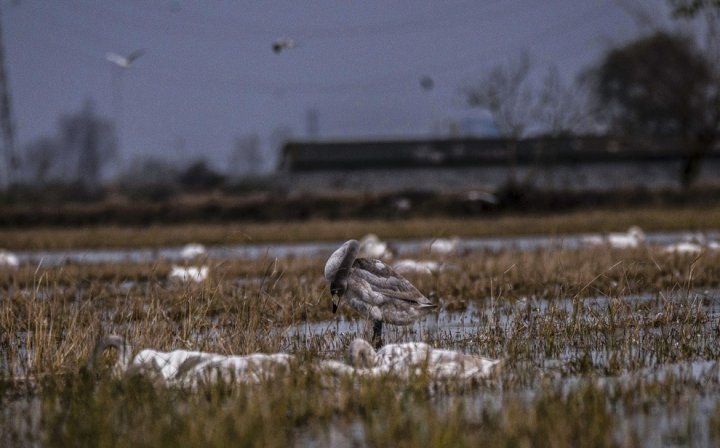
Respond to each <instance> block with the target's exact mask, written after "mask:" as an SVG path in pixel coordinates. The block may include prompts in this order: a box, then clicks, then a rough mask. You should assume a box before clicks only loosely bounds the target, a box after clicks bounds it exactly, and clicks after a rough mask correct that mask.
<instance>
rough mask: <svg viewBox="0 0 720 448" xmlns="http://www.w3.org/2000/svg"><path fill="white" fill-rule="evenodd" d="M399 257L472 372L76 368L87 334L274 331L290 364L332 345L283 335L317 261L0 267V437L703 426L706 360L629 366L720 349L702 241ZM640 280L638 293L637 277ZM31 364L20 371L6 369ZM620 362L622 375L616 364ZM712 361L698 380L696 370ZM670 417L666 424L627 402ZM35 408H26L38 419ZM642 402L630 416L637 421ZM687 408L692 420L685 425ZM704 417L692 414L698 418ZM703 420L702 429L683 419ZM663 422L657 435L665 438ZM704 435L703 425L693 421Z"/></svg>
mask: <svg viewBox="0 0 720 448" xmlns="http://www.w3.org/2000/svg"><path fill="white" fill-rule="evenodd" d="M446 263H447V265H448V266H450V268H448V270H446V271H445V272H443V273H441V274H439V275H434V276H420V275H415V276H412V277H411V278H412V280H413V282H414V283H416V285H417V286H418V287H419V289H420V290H421V291H423V292H425V293H427V294H431V293H432V294H433V296H436V297H437V299H436V300H438V301H439V302H440V303H441V305H442V308H443V312H444V313H448V312H462V311H464V312H465V314H466V315H468V316H470V315H472V316H474V317H475V319H476V320H475V322H477V324H476V325H477V326H479V327H480V328H479V331H476V332H474V333H472V334H470V335H467V336H462V337H459V338H458V337H456V336H455V335H453V334H451V333H452V331H445V329H444V328H443V327H442V325H440V326H439V328H437V329H436V330H435V331H434V332H431V333H429V334H427V335H425V336H424V337H425V338H426V340H427V341H429V342H431V343H432V344H434V345H436V346H440V347H448V348H454V349H459V350H464V351H470V352H474V353H483V354H486V355H491V356H499V357H502V358H503V360H504V370H503V373H502V375H501V377H500V378H498V379H497V380H495V381H492V382H490V383H488V384H481V385H475V386H469V387H462V388H452V387H451V388H449V389H447V390H444V389H433V388H432V387H430V385H429V384H428V382H427V379H423V378H417V379H416V380H413V381H410V382H409V383H408V384H406V385H404V386H400V385H399V384H398V382H397V381H396V380H393V379H389V378H380V379H372V380H366V381H365V380H364V381H361V382H360V383H359V384H358V383H356V382H352V381H340V382H336V383H333V384H331V385H328V384H327V382H324V381H321V380H320V378H319V376H318V375H317V374H315V373H313V372H312V370H310V371H305V370H303V371H298V372H296V373H295V374H294V375H292V376H290V377H287V378H284V379H280V380H278V381H276V382H273V383H272V384H267V385H260V386H257V387H239V386H226V385H218V386H215V387H208V388H205V389H203V390H201V391H199V392H197V393H191V392H188V391H183V390H176V389H166V388H163V387H156V386H155V385H153V384H151V383H150V382H148V381H147V380H145V379H143V378H125V379H121V380H112V379H110V378H106V377H101V378H100V379H98V378H96V377H94V376H91V375H88V374H87V373H86V372H83V371H82V369H81V367H82V366H83V365H84V363H85V361H86V359H87V356H88V353H89V351H90V349H91V347H92V345H93V343H94V341H95V339H96V338H97V337H98V335H101V334H108V333H119V334H122V335H124V336H125V337H126V338H127V339H128V340H129V341H131V342H132V343H133V344H134V345H136V346H137V347H154V348H158V349H172V348H191V349H200V350H209V351H215V352H221V353H237V354H242V353H252V352H255V351H265V352H275V351H281V350H287V349H288V348H289V347H292V348H293V352H294V353H295V354H297V355H298V357H299V358H300V360H301V361H300V362H301V364H303V365H307V364H311V363H312V362H313V361H314V360H316V359H320V358H337V357H339V356H341V355H340V354H338V353H336V352H334V351H333V350H332V349H331V348H329V347H330V345H329V344H328V339H332V340H335V341H336V343H335V346H340V347H341V346H343V345H344V344H346V343H347V341H348V340H349V339H350V338H351V337H353V335H334V334H327V335H324V336H323V337H322V338H317V339H312V340H308V341H305V343H304V344H299V343H297V341H291V340H290V339H289V336H288V335H287V334H285V333H284V332H283V331H278V330H282V329H284V328H286V327H287V326H289V325H293V324H298V323H303V322H317V321H323V320H327V319H332V318H333V315H332V314H331V312H330V298H329V296H328V293H327V286H326V284H325V281H324V280H323V279H322V266H323V264H324V260H317V259H300V258H294V259H280V260H261V261H222V262H215V263H213V262H212V261H211V276H210V278H209V279H208V280H207V281H206V282H204V283H202V284H199V285H184V284H175V283H171V282H168V281H167V280H166V276H167V273H168V272H169V270H170V265H169V264H167V263H166V262H158V263H153V264H117V265H72V264H68V265H63V266H57V267H42V266H41V267H29V266H26V267H23V268H21V269H19V270H17V271H4V272H2V273H0V290H2V294H3V298H2V300H0V373H2V375H0V376H2V377H4V379H3V380H0V409H2V411H1V413H2V418H0V421H2V422H3V423H0V443H2V444H3V445H5V446H11V445H13V446H14V445H25V444H34V443H39V444H42V445H60V446H67V445H78V444H83V445H94V446H118V445H122V446H127V445H133V446H177V445H182V446H208V445H211V446H225V445H228V444H240V445H245V446H288V445H291V444H299V445H304V444H309V443H316V444H318V445H321V446H335V445H338V444H343V443H347V444H352V443H353V442H358V443H360V444H363V445H364V444H367V445H400V446H420V445H432V446H477V445H494V446H495V445H507V446H531V445H533V446H534V445H537V446H616V445H625V446H642V445H643V444H646V443H650V444H652V443H654V442H655V441H658V439H657V437H661V439H659V442H662V443H666V442H668V441H673V442H676V441H681V442H683V441H684V442H685V443H689V444H708V443H710V441H715V442H717V441H718V439H717V437H718V434H717V431H715V432H713V430H711V429H710V428H712V426H711V425H712V424H714V423H712V422H717V421H720V404H719V403H718V401H717V398H714V399H713V400H714V401H711V403H714V404H713V406H714V407H712V409H714V411H713V412H708V413H700V412H698V409H701V407H702V406H704V405H703V404H702V403H706V401H703V400H706V397H717V396H718V392H720V384H718V375H717V372H716V373H715V376H714V377H712V376H710V377H707V378H703V379H702V380H698V379H695V378H692V377H689V376H682V375H672V374H671V375H666V376H664V377H653V376H648V373H647V371H648V369H649V371H651V372H654V371H656V370H657V369H662V368H665V366H667V365H672V364H681V365H685V364H688V363H691V362H698V361H703V362H710V361H713V360H717V359H718V358H719V357H720V338H719V337H718V335H720V324H719V323H718V310H717V309H718V305H717V300H718V297H717V293H715V295H714V296H713V293H710V294H702V293H698V291H702V290H704V289H717V288H718V287H719V286H720V272H719V271H718V266H720V254H718V253H714V254H713V253H706V254H704V255H702V256H700V257H697V258H692V257H678V256H670V255H667V254H662V253H660V252H658V251H655V250H652V249H638V250H634V251H612V250H608V249H605V248H595V249H589V250H583V251H548V250H538V251H533V252H517V251H503V252H500V253H491V252H478V253H472V254H468V255H465V256H455V257H451V258H449V259H447V260H446ZM640 295H641V296H642V297H644V298H642V299H638V298H637V296H640ZM26 376H31V377H32V378H35V380H36V381H33V382H29V381H20V380H21V379H22V378H19V377H26ZM623 378H624V379H623ZM713 378H714V379H713ZM658 409H660V412H668V413H671V415H672V416H673V417H672V419H671V420H670V421H669V422H666V427H664V428H660V429H652V428H653V425H652V424H651V425H650V428H651V429H649V428H648V427H647V425H642V424H637V425H636V424H633V422H634V421H650V422H655V421H656V420H653V419H654V418H657V413H658V412H659V411H658ZM40 417H41V418H40ZM643 419H647V420H643ZM693 425H695V426H698V425H699V426H698V428H699V429H698V428H695V427H694V426H693ZM703 425H704V426H703ZM702 428H705V429H704V430H702ZM665 438H667V439H665ZM711 438H712V439H711Z"/></svg>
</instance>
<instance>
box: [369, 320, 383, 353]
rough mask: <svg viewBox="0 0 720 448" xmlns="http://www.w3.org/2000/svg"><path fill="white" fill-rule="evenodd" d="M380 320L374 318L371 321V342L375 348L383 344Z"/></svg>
mask: <svg viewBox="0 0 720 448" xmlns="http://www.w3.org/2000/svg"><path fill="white" fill-rule="evenodd" d="M382 324H383V323H382V321H381V320H374V321H373V335H372V344H373V347H374V348H375V350H378V349H380V348H381V347H382V346H383V345H385V344H383V340H382Z"/></svg>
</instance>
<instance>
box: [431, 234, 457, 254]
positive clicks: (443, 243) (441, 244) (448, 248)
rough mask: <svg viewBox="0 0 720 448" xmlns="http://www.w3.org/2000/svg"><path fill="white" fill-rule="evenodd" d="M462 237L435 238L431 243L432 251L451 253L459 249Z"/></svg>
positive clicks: (434, 252)
mask: <svg viewBox="0 0 720 448" xmlns="http://www.w3.org/2000/svg"><path fill="white" fill-rule="evenodd" d="M458 244H460V238H458V237H456V236H455V237H452V238H435V239H434V240H432V242H431V243H430V253H432V254H438V255H449V254H452V253H455V252H456V251H457V250H458Z"/></svg>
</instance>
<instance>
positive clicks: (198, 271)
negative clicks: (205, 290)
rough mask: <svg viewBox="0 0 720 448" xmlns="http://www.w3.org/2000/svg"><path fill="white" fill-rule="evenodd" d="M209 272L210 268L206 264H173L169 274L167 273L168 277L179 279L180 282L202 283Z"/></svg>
mask: <svg viewBox="0 0 720 448" xmlns="http://www.w3.org/2000/svg"><path fill="white" fill-rule="evenodd" d="M209 272H210V269H209V268H208V267H207V266H200V267H195V266H190V267H183V266H176V265H173V266H172V269H171V270H170V274H168V279H170V280H179V281H181V282H195V283H202V282H204V281H205V280H206V279H207V277H208V273H209Z"/></svg>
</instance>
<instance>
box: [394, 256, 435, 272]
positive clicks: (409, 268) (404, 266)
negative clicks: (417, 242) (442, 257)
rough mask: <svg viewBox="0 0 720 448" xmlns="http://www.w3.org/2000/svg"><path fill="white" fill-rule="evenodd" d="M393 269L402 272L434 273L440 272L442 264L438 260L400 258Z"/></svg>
mask: <svg viewBox="0 0 720 448" xmlns="http://www.w3.org/2000/svg"><path fill="white" fill-rule="evenodd" d="M393 269H395V272H397V273H400V274H433V273H435V272H440V270H441V269H442V266H441V265H440V263H438V262H437V261H417V260H411V259H403V260H398V261H397V262H396V263H393Z"/></svg>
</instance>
